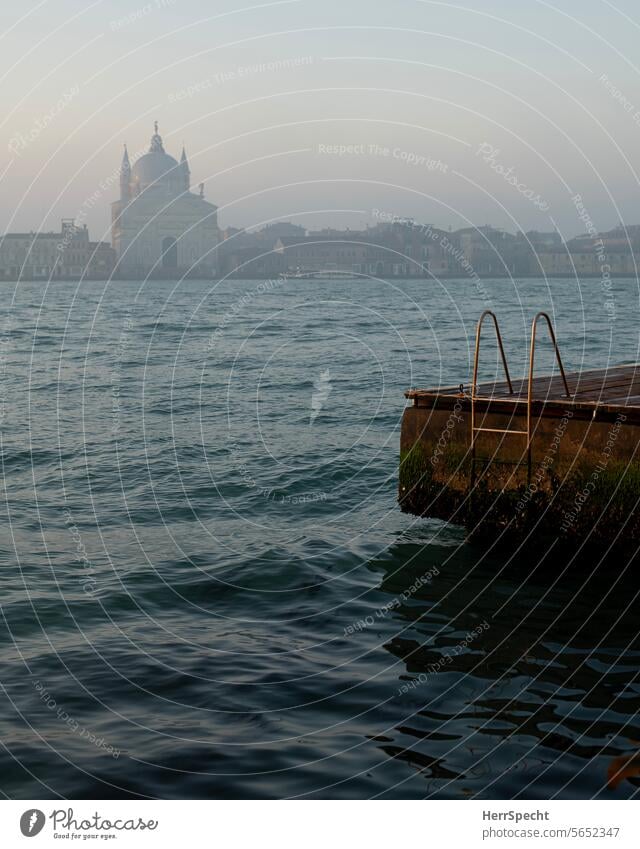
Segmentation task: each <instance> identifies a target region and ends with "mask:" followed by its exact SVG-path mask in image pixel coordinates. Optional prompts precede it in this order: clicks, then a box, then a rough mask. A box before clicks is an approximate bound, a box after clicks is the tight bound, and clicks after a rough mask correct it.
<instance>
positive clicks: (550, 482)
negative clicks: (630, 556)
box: [399, 312, 640, 552]
mask: <svg viewBox="0 0 640 849" xmlns="http://www.w3.org/2000/svg"><path fill="white" fill-rule="evenodd" d="M485 315H489V316H491V317H492V318H493V319H494V323H495V328H496V332H497V334H498V342H499V347H500V352H501V354H502V359H503V364H504V369H505V378H506V379H505V380H504V381H503V382H496V383H484V384H477V382H476V377H477V371H478V356H479V349H480V330H481V326H482V319H483V318H484V317H485ZM541 316H543V317H544V318H545V319H546V320H547V323H548V324H549V331H550V334H551V338H552V342H553V344H554V346H555V349H556V354H557V359H558V365H559V374H558V375H557V376H553V377H550V376H540V377H534V375H533V369H534V350H535V335H536V322H537V320H538V318H539V317H541ZM405 396H406V397H407V398H408V399H410V400H411V401H412V402H413V405H412V406H410V407H407V408H406V410H405V412H404V416H403V420H402V431H401V446H400V474H399V500H400V505H401V507H402V509H403V510H404V511H406V512H409V513H413V514H416V515H420V516H433V517H438V518H441V519H446V520H448V521H451V522H454V523H458V524H462V525H465V526H466V528H467V531H468V534H469V536H471V537H474V538H485V539H492V540H496V539H502V540H505V541H506V540H511V541H512V540H513V539H514V538H515V539H524V538H525V537H526V535H527V534H529V533H533V534H536V535H538V536H540V537H542V536H549V537H553V538H556V539H558V540H559V541H560V542H566V543H569V544H571V545H574V544H575V543H577V542H580V541H585V540H586V541H587V542H588V543H589V544H593V545H594V546H596V547H598V548H602V549H604V550H606V549H609V548H616V549H617V548H618V547H620V546H622V547H623V548H625V550H627V551H629V552H634V551H635V549H636V548H637V547H638V545H640V514H639V513H638V509H637V508H638V500H639V499H640V455H639V452H638V445H639V440H640V365H638V364H631V365H619V366H615V367H611V368H606V369H596V370H590V371H583V372H575V373H566V374H565V372H564V369H563V367H562V362H561V359H560V354H559V351H558V349H557V345H556V341H555V336H554V334H553V330H552V328H551V323H550V321H549V319H548V316H546V315H545V314H543V313H541V314H539V315H538V316H536V319H534V322H533V327H532V344H531V352H530V369H529V376H528V377H527V378H525V379H523V380H511V378H510V375H509V372H508V368H507V363H506V358H505V356H504V350H503V348H502V340H501V338H500V334H499V330H498V326H497V321H496V320H495V316H494V315H493V314H492V313H488V312H487V313H486V314H483V316H482V317H481V320H480V322H479V325H478V331H477V336H476V359H475V366H474V379H473V380H472V382H471V384H467V385H466V386H465V385H463V384H460V385H458V386H449V387H440V388H436V389H412V390H408V391H407V392H405Z"/></svg>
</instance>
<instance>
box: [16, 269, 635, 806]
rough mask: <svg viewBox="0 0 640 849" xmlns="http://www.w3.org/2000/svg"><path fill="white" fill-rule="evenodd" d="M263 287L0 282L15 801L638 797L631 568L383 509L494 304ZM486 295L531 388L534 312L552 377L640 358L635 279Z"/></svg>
mask: <svg viewBox="0 0 640 849" xmlns="http://www.w3.org/2000/svg"><path fill="white" fill-rule="evenodd" d="M259 284H260V281H246V282H241V281H234V282H225V283H222V284H208V283H205V282H194V281H189V282H181V283H176V284H174V283H166V282H161V283H158V282H154V283H146V284H142V285H141V284H138V283H122V282H119V283H109V284H103V283H85V284H83V285H82V286H80V287H78V286H77V285H76V284H71V283H56V284H53V285H49V286H48V287H47V286H45V284H34V283H29V284H20V285H19V286H17V287H16V286H15V285H14V284H7V283H4V284H0V286H1V294H2V300H3V313H4V318H3V327H2V335H1V338H0V341H1V343H2V349H1V354H2V375H1V377H2V381H1V383H0V391H1V393H2V394H1V398H0V400H1V401H2V464H3V465H2V468H3V474H4V487H5V493H4V495H5V497H4V498H3V508H2V509H3V516H2V526H1V527H2V531H1V537H0V558H1V561H2V568H1V570H0V588H1V597H0V600H1V605H2V611H1V612H2V619H1V620H0V628H1V632H0V633H1V642H0V682H1V684H2V688H1V690H0V698H1V699H2V703H1V710H0V741H1V743H2V749H0V792H1V793H3V794H5V795H7V796H9V797H14V798H26V797H31V798H38V797H40V798H42V797H53V796H67V797H75V798H82V797H107V798H108V797H120V796H133V797H136V796H141V797H170V798H174V797H199V798H201V797H267V798H274V797H292V796H304V797H357V798H363V797H374V796H383V797H400V798H403V797H404V798H419V797H429V796H436V797H441V798H461V797H474V796H477V797H513V796H519V797H553V796H558V797H578V798H583V797H591V796H599V795H600V796H608V797H614V798H618V797H629V796H632V795H634V794H635V793H636V792H637V789H638V788H639V787H640V780H639V779H638V778H637V777H635V775H634V773H635V772H636V769H635V767H636V764H638V763H640V754H639V755H638V757H637V758H636V760H635V761H634V760H633V758H634V755H635V753H636V752H638V753H640V744H639V743H637V742H632V741H639V740H640V717H638V710H639V709H640V684H639V682H638V671H639V668H640V667H639V661H640V639H639V636H638V632H639V630H640V616H639V615H638V607H639V606H640V601H639V599H638V589H640V579H638V576H637V567H635V566H633V567H631V566H628V565H627V564H623V563H621V564H618V566H617V568H612V567H611V566H608V567H607V568H606V569H602V568H600V569H598V568H597V564H596V563H594V562H591V561H590V560H589V557H588V554H587V553H586V552H581V553H580V554H579V555H578V567H577V569H573V570H572V571H571V572H570V573H569V574H563V573H564V569H565V566H566V563H565V562H564V561H560V560H558V559H555V560H554V559H553V557H551V558H550V560H549V562H547V563H543V564H540V563H539V555H540V552H537V551H535V550H531V549H527V550H525V551H521V552H518V553H517V554H515V555H514V556H509V554H504V553H502V554H500V555H496V554H492V553H491V552H486V551H483V550H482V549H479V548H475V547H472V546H469V545H467V544H466V543H465V542H464V534H463V531H462V530H461V529H460V528H457V527H452V526H447V525H445V524H443V523H441V522H437V521H435V520H425V519H415V518H413V517H410V516H406V515H403V514H401V513H400V511H399V510H398V507H397V505H396V485H397V484H396V474H397V462H398V441H399V427H400V419H401V415H402V411H403V407H404V398H403V395H402V393H403V390H404V389H405V388H406V387H408V386H411V385H413V386H418V385H423V386H424V385H435V384H438V383H458V382H459V381H460V380H463V379H465V380H466V379H467V378H468V375H469V365H470V358H471V354H472V351H471V349H470V343H469V340H470V339H471V337H472V334H473V329H474V322H475V319H476V318H477V315H478V314H479V312H480V310H481V309H482V308H483V307H484V306H487V305H488V304H487V301H486V297H483V296H482V293H481V292H479V291H478V289H477V287H476V286H475V285H474V284H473V283H472V282H471V281H466V280H462V281H450V282H448V283H446V285H444V286H441V285H439V284H437V283H432V282H427V281H412V282H405V281H395V282H388V283H385V282H376V281H361V282H360V281H333V282H328V281H327V282H319V281H306V282H304V281H289V282H287V283H285V284H283V285H276V286H267V287H264V286H263V287H260V285H259ZM485 285H486V288H487V292H488V296H489V298H490V300H491V301H492V304H493V306H494V307H495V309H496V310H497V311H498V313H499V316H500V317H501V319H502V320H503V328H504V334H505V337H506V338H505V342H506V344H507V347H508V351H509V354H510V360H511V362H512V367H513V372H514V373H515V374H518V373H522V372H523V371H524V361H525V354H526V343H527V338H526V337H527V334H528V327H529V322H530V319H531V317H532V315H533V313H534V312H535V311H537V310H538V309H542V308H547V309H550V310H552V311H553V313H554V316H555V320H556V324H557V329H558V333H559V338H560V343H561V347H562V351H563V354H564V357H565V360H566V364H567V366H569V367H574V368H575V367H580V365H582V364H584V365H587V366H601V365H605V364H606V363H607V362H620V361H629V360H637V359H640V358H639V357H638V352H637V347H638V327H639V322H638V319H639V310H638V289H637V284H636V282H635V281H631V280H624V281H616V282H615V283H614V289H613V296H614V298H613V303H614V308H615V312H614V314H613V317H614V320H613V321H609V320H608V313H607V309H609V310H610V309H611V307H608V308H607V307H606V304H605V301H606V298H607V294H606V292H604V291H603V289H602V288H601V286H600V283H599V281H584V282H583V283H582V284H581V285H578V284H577V283H576V282H575V281H573V282H572V281H564V280H559V281H552V282H551V283H549V284H547V283H546V282H545V281H524V282H520V283H517V284H514V283H511V282H508V281H496V282H487V283H486V284H485ZM541 350H542V346H541ZM487 352H488V353H487V364H488V366H490V368H489V369H488V371H487V372H486V376H489V374H490V373H491V372H492V369H493V368H494V367H495V359H494V358H493V355H492V354H491V351H490V349H489V347H488V348H487ZM547 362H548V360H547ZM539 363H540V368H541V369H544V368H545V356H543V355H541V357H540V360H539ZM616 758H618V759H623V760H617V761H616ZM627 758H628V759H629V760H628V761H626V760H624V759H627ZM612 763H613V764H614V766H616V765H617V767H620V766H625V765H626V772H625V777H624V778H621V781H620V782H619V784H618V786H617V787H616V788H607V786H606V783H607V771H608V769H609V768H610V767H611V765H612Z"/></svg>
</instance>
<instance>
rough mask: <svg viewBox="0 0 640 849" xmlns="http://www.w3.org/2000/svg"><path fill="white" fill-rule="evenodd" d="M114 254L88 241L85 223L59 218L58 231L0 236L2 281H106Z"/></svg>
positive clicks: (101, 244)
mask: <svg viewBox="0 0 640 849" xmlns="http://www.w3.org/2000/svg"><path fill="white" fill-rule="evenodd" d="M114 266H115V253H114V251H113V249H112V247H111V245H109V243H108V242H91V241H89V233H88V231H87V227H86V225H83V226H79V225H77V224H76V223H75V222H74V221H73V220H72V219H65V220H63V221H62V226H61V227H60V231H59V232H51V231H50V232H45V233H42V232H40V233H35V232H34V233H6V234H5V235H4V236H1V237H0V279H2V280H107V279H108V278H109V277H111V275H112V274H113V269H114Z"/></svg>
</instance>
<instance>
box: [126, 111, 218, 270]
mask: <svg viewBox="0 0 640 849" xmlns="http://www.w3.org/2000/svg"><path fill="white" fill-rule="evenodd" d="M190 184H191V174H190V170H189V164H188V162H187V156H186V153H185V151H184V148H183V150H182V157H181V159H180V162H178V161H177V160H176V159H174V158H173V157H172V156H170V155H169V154H168V153H166V152H165V149H164V146H163V144H162V138H161V137H160V136H159V135H158V124H157V122H156V124H155V131H154V134H153V136H152V137H151V144H150V147H149V151H148V153H145V154H144V155H143V156H141V157H140V158H139V159H137V160H136V161H135V162H134V164H133V166H132V165H131V163H130V162H129V155H128V153H127V149H126V147H125V152H124V156H123V159H122V165H121V169H120V199H119V200H117V201H116V202H115V203H113V204H112V207H111V211H112V215H111V243H112V246H113V249H114V251H115V253H116V274H117V276H118V277H124V278H133V279H140V278H145V277H165V278H171V277H176V276H181V277H182V276H187V277H207V278H209V277H212V276H214V275H215V274H216V266H217V245H218V242H219V233H218V210H217V207H216V206H214V205H213V204H212V203H208V202H207V201H206V200H205V199H204V189H203V184H202V183H201V184H200V191H199V193H198V194H194V193H193V192H192V191H191V189H190Z"/></svg>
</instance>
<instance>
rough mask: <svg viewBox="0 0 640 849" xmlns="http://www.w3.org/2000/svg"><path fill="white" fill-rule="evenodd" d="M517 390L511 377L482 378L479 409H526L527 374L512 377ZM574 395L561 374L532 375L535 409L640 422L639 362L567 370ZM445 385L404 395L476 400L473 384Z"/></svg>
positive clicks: (441, 402) (438, 402)
mask: <svg viewBox="0 0 640 849" xmlns="http://www.w3.org/2000/svg"><path fill="white" fill-rule="evenodd" d="M512 383H513V395H512V394H510V393H509V386H508V384H507V382H506V381H502V382H499V383H482V384H480V385H479V386H478V395H477V402H478V409H482V408H484V409H488V408H491V409H495V410H496V411H498V410H500V411H501V412H512V413H518V412H520V411H521V410H522V411H523V412H525V411H526V404H527V380H526V379H518V380H512ZM567 383H568V384H569V392H570V394H571V397H570V398H567V396H566V394H565V389H564V384H563V382H562V378H561V377H560V375H559V374H558V375H556V376H554V377H550V376H541V377H536V378H534V380H533V403H532V410H534V411H535V412H536V413H537V414H540V415H556V416H557V415H561V411H562V410H567V409H570V410H572V411H573V412H574V414H582V415H581V416H580V417H586V416H589V417H593V418H600V417H604V418H608V417H611V416H615V415H617V414H618V413H624V414H625V415H627V417H628V418H629V420H633V421H638V422H640V364H638V363H636V364H631V365H618V366H610V367H609V368H605V369H592V370H590V371H582V372H567ZM462 390H463V391H462V392H461V387H460V386H459V385H458V386H445V387H439V388H436V389H409V390H407V391H406V392H405V396H406V397H407V398H409V399H410V400H412V401H413V403H414V405H415V406H418V407H434V408H436V407H437V408H445V409H446V408H450V407H454V406H455V405H456V404H462V405H463V408H466V407H467V405H469V406H470V404H471V387H470V386H469V384H464V385H463V387H462ZM520 405H522V406H520Z"/></svg>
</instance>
